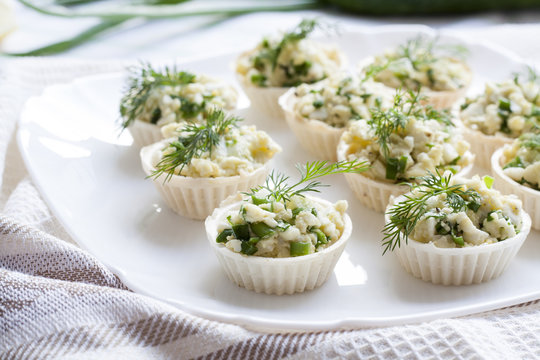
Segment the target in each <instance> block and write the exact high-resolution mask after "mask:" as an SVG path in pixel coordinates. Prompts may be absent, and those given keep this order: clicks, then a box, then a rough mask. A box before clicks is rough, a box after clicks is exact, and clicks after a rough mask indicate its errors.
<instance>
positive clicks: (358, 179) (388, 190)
mask: <svg viewBox="0 0 540 360" xmlns="http://www.w3.org/2000/svg"><path fill="white" fill-rule="evenodd" d="M347 148H348V145H347V144H346V143H345V142H344V141H340V142H339V144H338V149H337V159H338V161H343V160H347V158H346V156H345V154H346V152H347ZM472 168H473V163H471V164H469V165H467V166H465V167H464V168H463V169H461V171H459V172H458V173H457V174H456V176H466V175H467V174H468V173H469V172H470V171H471V170H472ZM344 175H345V179H346V180H347V183H348V184H349V187H350V188H351V190H352V191H353V193H354V195H356V197H357V198H358V200H360V203H361V204H362V205H364V206H367V207H368V208H370V209H371V210H374V211H376V212H380V213H382V212H384V211H385V209H386V206H387V205H388V201H389V200H390V197H391V196H394V197H395V196H399V195H402V194H404V193H406V192H407V191H409V187H408V186H407V185H399V184H392V183H388V182H383V181H377V180H374V179H371V178H368V177H367V176H364V175H362V174H353V173H345V174H344Z"/></svg>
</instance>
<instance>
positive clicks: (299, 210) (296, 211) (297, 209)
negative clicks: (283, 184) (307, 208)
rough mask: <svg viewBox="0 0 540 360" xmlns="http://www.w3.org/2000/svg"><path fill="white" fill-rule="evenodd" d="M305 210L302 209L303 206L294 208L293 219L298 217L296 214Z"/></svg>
mask: <svg viewBox="0 0 540 360" xmlns="http://www.w3.org/2000/svg"><path fill="white" fill-rule="evenodd" d="M303 210H304V209H302V208H301V207H297V208H294V209H293V210H292V217H293V219H296V216H297V215H298V214H300V212H301V211H303Z"/></svg>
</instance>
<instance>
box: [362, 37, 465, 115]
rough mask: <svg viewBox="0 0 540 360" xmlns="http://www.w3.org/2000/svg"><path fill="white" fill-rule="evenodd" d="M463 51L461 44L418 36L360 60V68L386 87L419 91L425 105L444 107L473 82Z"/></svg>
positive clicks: (448, 105)
mask: <svg viewBox="0 0 540 360" xmlns="http://www.w3.org/2000/svg"><path fill="white" fill-rule="evenodd" d="M464 52H466V49H464V48H463V47H462V46H459V45H449V44H440V43H439V42H438V41H437V39H430V38H428V37H426V36H418V37H416V38H414V39H410V40H408V41H407V42H406V43H405V44H403V45H400V46H398V47H396V48H394V49H388V50H386V52H385V53H383V54H381V55H378V56H375V57H370V58H367V59H365V60H363V61H362V62H361V63H360V65H359V67H360V68H361V72H362V73H363V74H365V75H368V76H372V77H373V79H375V81H379V82H382V83H383V84H385V85H386V86H389V87H392V88H395V89H399V88H403V89H407V90H413V91H418V90H421V91H422V92H423V93H424V95H426V102H427V103H428V104H430V105H432V106H433V107H435V108H436V109H446V108H450V107H452V105H453V104H455V103H456V102H457V101H458V100H459V99H460V98H462V97H463V96H465V93H466V92H467V89H468V87H469V85H470V84H471V81H472V71H471V69H470V68H469V66H468V65H467V64H466V63H465V62H464V61H463V60H462V57H463V56H462V55H463V53H464Z"/></svg>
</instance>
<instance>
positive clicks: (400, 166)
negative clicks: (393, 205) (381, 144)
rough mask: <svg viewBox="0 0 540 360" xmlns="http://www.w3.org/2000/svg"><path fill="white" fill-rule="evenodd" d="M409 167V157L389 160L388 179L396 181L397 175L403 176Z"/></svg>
mask: <svg viewBox="0 0 540 360" xmlns="http://www.w3.org/2000/svg"><path fill="white" fill-rule="evenodd" d="M406 166H407V156H405V155H403V156H402V157H400V158H399V159H398V158H388V160H387V163H386V178H387V179H388V180H396V178H397V175H398V174H401V173H402V172H403V171H404V170H405V167H406Z"/></svg>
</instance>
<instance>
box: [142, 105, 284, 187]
mask: <svg viewBox="0 0 540 360" xmlns="http://www.w3.org/2000/svg"><path fill="white" fill-rule="evenodd" d="M239 120H240V119H238V118H234V117H228V118H227V117H225V115H224V113H223V112H221V111H216V112H211V113H210V114H209V116H208V118H207V119H206V122H205V123H204V124H190V123H181V124H171V125H169V126H166V127H163V128H162V133H163V135H164V137H166V138H168V139H169V140H168V143H167V145H166V146H165V147H164V148H163V149H161V150H160V151H158V152H156V153H154V157H153V159H152V162H153V164H154V165H155V168H156V172H155V174H154V176H159V175H160V174H162V173H164V174H166V176H167V177H169V178H170V176H172V175H182V176H189V177H206V178H209V177H221V176H235V175H244V174H248V173H252V172H253V171H255V170H256V169H258V168H260V167H262V166H263V165H264V164H265V163H266V162H267V161H268V160H270V159H271V158H272V157H273V156H274V155H275V154H276V153H278V152H280V151H281V147H280V146H279V145H278V144H276V143H275V142H274V141H273V140H272V139H271V138H270V136H268V134H267V133H265V132H264V131H259V130H256V128H255V127H254V126H240V127H239V126H237V125H236V122H237V121H239Z"/></svg>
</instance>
